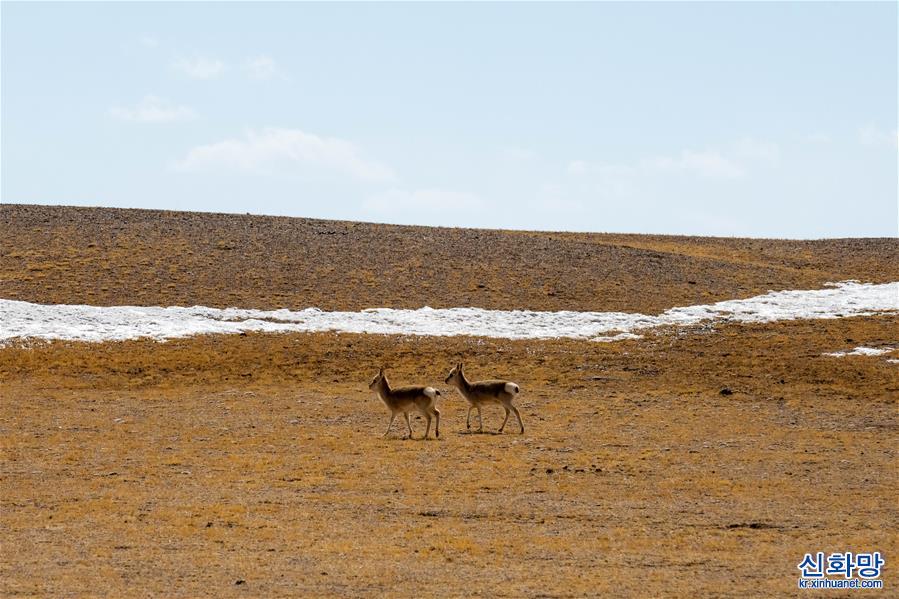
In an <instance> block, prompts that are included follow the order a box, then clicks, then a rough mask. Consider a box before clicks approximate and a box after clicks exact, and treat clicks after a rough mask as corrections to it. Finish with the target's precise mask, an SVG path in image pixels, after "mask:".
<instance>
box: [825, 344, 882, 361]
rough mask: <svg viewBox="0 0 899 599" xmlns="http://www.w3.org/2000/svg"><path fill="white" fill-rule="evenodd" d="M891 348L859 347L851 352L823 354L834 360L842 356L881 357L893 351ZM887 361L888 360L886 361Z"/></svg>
mask: <svg viewBox="0 0 899 599" xmlns="http://www.w3.org/2000/svg"><path fill="white" fill-rule="evenodd" d="M893 349H894V348H892V347H864V346H859V347H856V348H855V349H853V350H852V351H835V352H830V353H826V354H823V355H825V356H833V357H835V358H842V357H843V356H882V355H883V354H888V353H890V352H891V351H893ZM888 361H889V360H888Z"/></svg>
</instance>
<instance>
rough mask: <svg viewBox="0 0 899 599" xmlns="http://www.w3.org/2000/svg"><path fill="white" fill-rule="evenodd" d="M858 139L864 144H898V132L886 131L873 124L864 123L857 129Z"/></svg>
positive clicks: (894, 145)
mask: <svg viewBox="0 0 899 599" xmlns="http://www.w3.org/2000/svg"><path fill="white" fill-rule="evenodd" d="M858 140H859V142H861V143H862V144H864V145H866V146H881V145H889V146H893V147H896V146H899V132H897V130H895V129H894V130H893V131H887V130H886V129H881V128H879V127H876V126H875V125H865V126H864V127H861V128H860V129H859V130H858Z"/></svg>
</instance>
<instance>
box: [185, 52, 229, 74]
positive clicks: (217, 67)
mask: <svg viewBox="0 0 899 599" xmlns="http://www.w3.org/2000/svg"><path fill="white" fill-rule="evenodd" d="M172 67H174V68H175V69H177V70H179V71H181V72H182V73H184V74H186V75H187V76H188V77H191V78H193V79H215V78H216V77H219V76H220V75H221V74H222V73H224V72H225V70H226V69H227V66H226V65H225V63H224V62H222V61H221V60H218V59H214V58H205V57H202V56H196V57H193V58H179V59H178V60H176V61H175V62H173V63H172Z"/></svg>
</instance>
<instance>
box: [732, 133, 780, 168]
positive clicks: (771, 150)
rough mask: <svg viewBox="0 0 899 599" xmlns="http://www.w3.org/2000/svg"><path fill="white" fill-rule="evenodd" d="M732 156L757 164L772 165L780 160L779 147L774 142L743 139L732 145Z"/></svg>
mask: <svg viewBox="0 0 899 599" xmlns="http://www.w3.org/2000/svg"><path fill="white" fill-rule="evenodd" d="M733 151H734V154H736V155H737V156H739V157H740V158H748V159H749V160H755V161H759V162H767V163H769V164H774V163H776V162H778V161H779V160H780V146H779V145H778V144H776V143H774V142H770V141H761V140H758V139H752V138H744V139H741V140H740V141H738V142H737V143H736V144H734V148H733Z"/></svg>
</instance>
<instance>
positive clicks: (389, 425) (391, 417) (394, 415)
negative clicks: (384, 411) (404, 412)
mask: <svg viewBox="0 0 899 599" xmlns="http://www.w3.org/2000/svg"><path fill="white" fill-rule="evenodd" d="M394 418H396V412H391V413H390V422H388V423H387V431H386V432H385V433H384V436H385V437H386V436H387V435H388V434H390V427H391V426H393V419H394Z"/></svg>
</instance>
